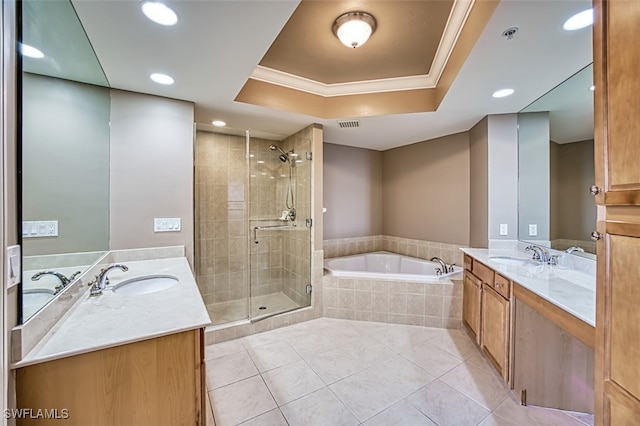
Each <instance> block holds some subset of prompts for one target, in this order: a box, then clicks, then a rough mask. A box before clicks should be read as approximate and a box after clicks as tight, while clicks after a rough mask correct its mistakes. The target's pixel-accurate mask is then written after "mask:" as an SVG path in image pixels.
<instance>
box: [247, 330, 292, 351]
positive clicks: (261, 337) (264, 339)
mask: <svg viewBox="0 0 640 426" xmlns="http://www.w3.org/2000/svg"><path fill="white" fill-rule="evenodd" d="M282 339H283V336H282V334H281V333H280V332H279V331H278V330H272V331H265V332H264V333H258V334H252V335H251V336H246V337H243V338H242V343H243V344H244V345H245V347H246V348H247V349H251V348H255V347H258V346H262V345H268V344H270V343H275V342H279V341H281V340H282Z"/></svg>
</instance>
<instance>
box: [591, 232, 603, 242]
mask: <svg viewBox="0 0 640 426" xmlns="http://www.w3.org/2000/svg"><path fill="white" fill-rule="evenodd" d="M602 237H604V235H602V234H601V233H599V232H598V231H593V232H592V233H591V239H592V240H593V241H598V240H601V239H602Z"/></svg>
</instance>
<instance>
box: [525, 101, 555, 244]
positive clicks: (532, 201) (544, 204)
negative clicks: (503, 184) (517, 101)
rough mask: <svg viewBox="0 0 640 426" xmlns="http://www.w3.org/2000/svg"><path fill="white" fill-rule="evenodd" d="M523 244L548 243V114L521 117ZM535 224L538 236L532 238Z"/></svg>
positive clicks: (532, 114)
mask: <svg viewBox="0 0 640 426" xmlns="http://www.w3.org/2000/svg"><path fill="white" fill-rule="evenodd" d="M518 138H519V144H518V157H519V160H518V166H519V171H518V182H519V188H518V197H519V208H520V210H519V225H518V227H519V230H518V235H519V239H520V240H526V241H540V242H545V241H549V238H550V237H549V211H550V210H549V205H550V196H549V176H550V171H549V167H550V165H549V155H550V154H549V113H548V112H532V113H525V114H518ZM530 224H536V225H537V227H538V235H537V236H531V235H529V225H530Z"/></svg>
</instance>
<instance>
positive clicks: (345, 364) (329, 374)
mask: <svg viewBox="0 0 640 426" xmlns="http://www.w3.org/2000/svg"><path fill="white" fill-rule="evenodd" d="M305 360H306V361H307V363H308V364H309V366H310V367H311V368H312V369H313V371H315V372H316V374H318V376H320V378H321V379H322V381H324V382H325V383H326V384H327V385H330V384H332V383H335V382H337V381H338V380H342V379H344V378H345V377H347V376H350V375H352V374H354V373H357V372H358V371H361V370H362V369H364V366H363V365H362V364H361V363H360V362H359V361H357V360H356V359H355V358H353V357H352V356H351V355H349V354H348V353H346V352H345V351H344V350H343V349H340V348H334V349H329V350H328V351H324V352H321V353H319V354H317V355H315V356H311V357H308V358H306V359H305Z"/></svg>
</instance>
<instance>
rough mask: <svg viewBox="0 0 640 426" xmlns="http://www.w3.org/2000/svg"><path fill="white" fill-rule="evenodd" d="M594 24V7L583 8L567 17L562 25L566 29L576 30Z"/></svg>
mask: <svg viewBox="0 0 640 426" xmlns="http://www.w3.org/2000/svg"><path fill="white" fill-rule="evenodd" d="M592 24H593V9H587V10H583V11H582V12H580V13H576V14H575V15H573V16H572V17H571V18H569V19H567V20H566V21H565V22H564V25H562V28H563V29H564V30H565V31H575V30H579V29H581V28H585V27H588V26H589V25H592Z"/></svg>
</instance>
